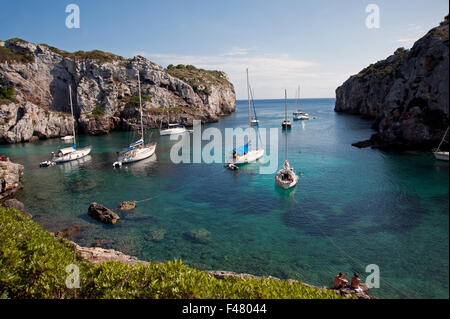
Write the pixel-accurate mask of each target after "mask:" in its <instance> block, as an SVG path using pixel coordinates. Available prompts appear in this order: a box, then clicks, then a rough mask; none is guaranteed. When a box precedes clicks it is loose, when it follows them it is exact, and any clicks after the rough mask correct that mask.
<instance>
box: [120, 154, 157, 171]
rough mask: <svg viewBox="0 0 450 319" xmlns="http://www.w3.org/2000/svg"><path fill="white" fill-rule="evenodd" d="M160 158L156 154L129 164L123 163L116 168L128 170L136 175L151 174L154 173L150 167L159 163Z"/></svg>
mask: <svg viewBox="0 0 450 319" xmlns="http://www.w3.org/2000/svg"><path fill="white" fill-rule="evenodd" d="M157 161H158V158H157V156H156V154H153V155H152V156H150V157H148V158H145V159H143V160H140V161H138V162H134V163H130V164H128V165H122V166H121V167H117V168H115V169H114V171H116V172H127V173H131V174H133V175H136V176H151V175H153V174H152V173H151V171H149V169H152V168H153V166H154V165H155V164H156V163H157Z"/></svg>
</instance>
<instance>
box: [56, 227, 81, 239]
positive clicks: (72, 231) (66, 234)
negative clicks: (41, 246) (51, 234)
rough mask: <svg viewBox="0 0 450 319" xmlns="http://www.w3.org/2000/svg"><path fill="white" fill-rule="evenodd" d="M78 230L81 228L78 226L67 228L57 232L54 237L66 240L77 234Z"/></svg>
mask: <svg viewBox="0 0 450 319" xmlns="http://www.w3.org/2000/svg"><path fill="white" fill-rule="evenodd" d="M80 230H81V226H79V225H74V226H69V227H67V228H65V229H63V230H61V231H59V232H57V233H56V234H55V236H56V237H63V238H68V237H70V236H72V235H73V234H75V233H77V232H79V231H80Z"/></svg>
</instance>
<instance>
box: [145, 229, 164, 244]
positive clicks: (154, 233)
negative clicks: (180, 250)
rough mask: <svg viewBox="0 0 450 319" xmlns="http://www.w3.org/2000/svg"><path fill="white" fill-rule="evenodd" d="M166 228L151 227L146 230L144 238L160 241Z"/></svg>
mask: <svg viewBox="0 0 450 319" xmlns="http://www.w3.org/2000/svg"><path fill="white" fill-rule="evenodd" d="M166 233H167V230H165V229H152V230H150V231H149V232H148V234H147V236H146V239H147V240H149V241H152V242H156V243H158V242H160V241H162V240H163V239H164V236H165V235H166Z"/></svg>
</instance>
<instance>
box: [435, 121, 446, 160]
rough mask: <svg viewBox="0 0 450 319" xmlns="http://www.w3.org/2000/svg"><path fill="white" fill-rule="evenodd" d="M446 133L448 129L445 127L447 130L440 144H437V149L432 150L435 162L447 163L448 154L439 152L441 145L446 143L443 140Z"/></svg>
mask: <svg viewBox="0 0 450 319" xmlns="http://www.w3.org/2000/svg"><path fill="white" fill-rule="evenodd" d="M447 133H448V127H447V130H446V131H445V134H444V137H443V138H442V140H441V143H439V146H438V148H437V149H435V150H433V154H434V157H435V158H436V159H437V160H440V161H447V162H448V152H442V151H441V146H442V143H444V142H447V141H446V140H445V137H446V136H447ZM447 143H448V142H447Z"/></svg>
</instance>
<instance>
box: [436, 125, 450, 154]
mask: <svg viewBox="0 0 450 319" xmlns="http://www.w3.org/2000/svg"><path fill="white" fill-rule="evenodd" d="M447 133H448V127H447V130H446V131H445V134H444V137H443V138H442V140H441V143H439V146H438V148H437V149H438V151H439V150H440V149H441V146H442V143H444V140H445V137H446V136H447Z"/></svg>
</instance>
